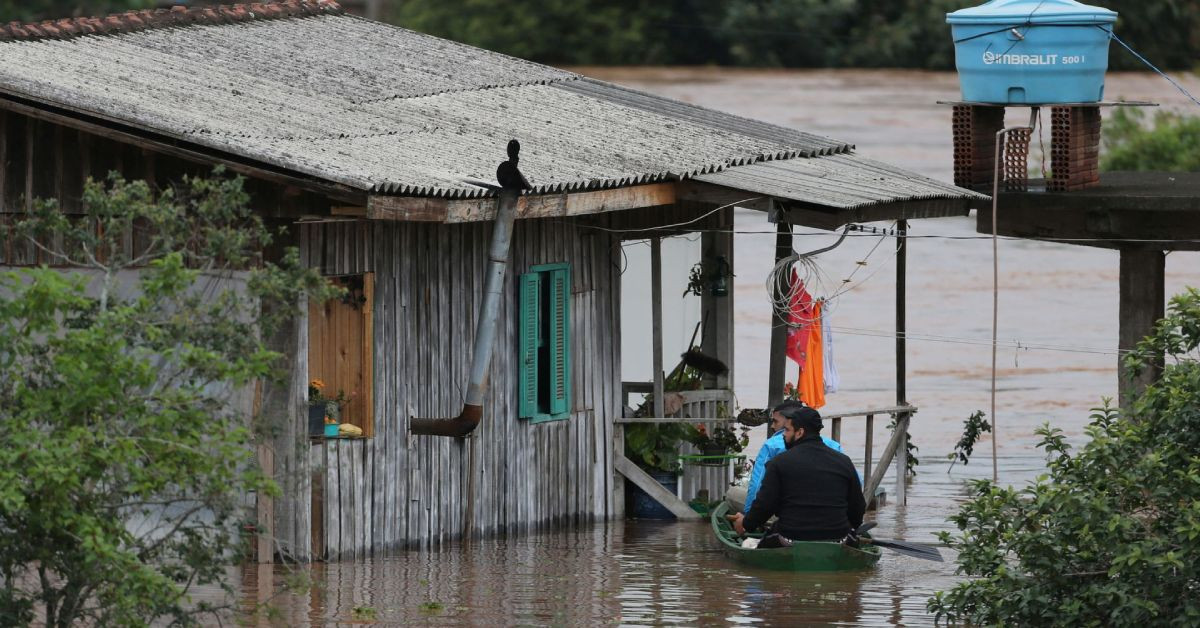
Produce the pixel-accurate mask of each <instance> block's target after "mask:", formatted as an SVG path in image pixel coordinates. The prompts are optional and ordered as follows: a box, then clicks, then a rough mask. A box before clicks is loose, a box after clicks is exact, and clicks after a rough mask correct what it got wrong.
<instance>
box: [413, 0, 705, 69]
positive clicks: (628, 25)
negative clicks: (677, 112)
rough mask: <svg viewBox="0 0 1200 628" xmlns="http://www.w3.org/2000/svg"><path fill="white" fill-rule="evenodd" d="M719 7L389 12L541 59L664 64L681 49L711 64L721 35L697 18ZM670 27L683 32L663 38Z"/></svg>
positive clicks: (442, 7)
mask: <svg viewBox="0 0 1200 628" xmlns="http://www.w3.org/2000/svg"><path fill="white" fill-rule="evenodd" d="M719 6H720V3H719V2H717V0H669V1H664V2H654V3H644V2H638V1H637V0H613V1H606V2H599V1H596V0H560V1H558V2H551V3H546V2H537V1H536V0H508V1H505V2H496V1H495V0H450V1H446V0H405V2H400V3H394V8H393V10H392V13H391V15H390V16H389V18H390V19H391V20H392V21H393V22H394V23H396V24H399V25H401V26H405V27H407V28H412V29H414V30H419V31H422V32H427V33H430V34H432V35H437V36H439V37H447V38H449V39H453V40H456V41H462V42H466V43H469V44H472V45H475V46H480V47H483V48H487V49H490V50H496V51H499V52H504V53H507V54H511V55H514V56H517V57H521V58H524V59H531V60H534V61H539V62H542V63H572V64H604V65H627V64H640V63H647V64H662V63H672V62H674V61H675V60H676V59H677V58H678V56H679V55H687V56H688V57H689V58H695V59H699V60H700V61H698V62H700V63H704V62H709V61H716V62H720V61H722V60H723V59H721V58H720V56H719V55H718V56H716V57H713V56H711V55H712V54H713V53H714V52H718V51H719V50H720V47H719V46H711V45H706V42H711V41H713V40H714V39H715V38H714V36H713V35H712V34H711V33H710V32H709V31H708V29H707V28H705V25H704V24H703V23H700V24H697V18H696V17H695V16H698V15H699V16H703V15H711V14H712V13H713V12H715V11H716V9H717V7H719ZM682 16H686V17H682ZM681 17H682V19H680V20H678V21H677V18H681ZM680 22H682V23H680ZM701 22H703V20H701ZM689 26H698V27H699V28H688V27H689ZM664 29H678V30H676V31H675V32H677V33H678V34H677V35H675V36H668V37H662V36H661V35H662V34H663V32H664ZM668 32H671V31H669V30H668Z"/></svg>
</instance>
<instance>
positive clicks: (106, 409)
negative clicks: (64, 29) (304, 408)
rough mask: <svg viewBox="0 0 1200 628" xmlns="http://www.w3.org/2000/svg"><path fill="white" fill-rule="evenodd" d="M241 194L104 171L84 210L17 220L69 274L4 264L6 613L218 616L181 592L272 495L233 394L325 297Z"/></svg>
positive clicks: (18, 617) (252, 428)
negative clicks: (260, 499)
mask: <svg viewBox="0 0 1200 628" xmlns="http://www.w3.org/2000/svg"><path fill="white" fill-rule="evenodd" d="M218 175H219V173H218ZM247 200H248V199H247V196H246V194H245V192H243V190H242V182H241V180H240V179H228V178H223V177H220V176H217V177H216V178H213V179H211V180H208V179H188V180H186V181H185V182H184V183H183V185H182V186H181V188H180V189H179V190H178V191H167V192H164V193H162V194H161V195H159V196H158V197H157V198H155V196H154V195H153V194H152V193H151V191H150V189H149V188H148V186H147V185H146V184H145V183H144V182H140V181H139V182H126V181H124V180H122V179H120V178H119V177H117V176H116V175H113V176H112V177H111V178H110V180H109V182H108V186H105V185H102V184H97V183H95V182H92V181H89V182H88V184H87V186H86V188H85V191H84V195H83V206H84V210H85V211H86V216H85V217H84V218H83V219H82V220H80V219H76V217H69V218H68V217H66V216H64V215H63V214H61V213H59V212H58V211H57V209H56V207H55V205H54V203H38V204H37V205H36V207H37V209H36V211H35V213H34V214H33V215H32V216H30V217H29V218H28V219H27V220H25V221H23V222H22V223H21V224H20V226H19V228H20V231H21V232H22V233H25V234H27V235H30V236H36V238H35V242H41V243H45V242H65V243H70V244H69V245H68V246H65V247H63V248H50V247H47V246H45V245H43V244H39V246H41V247H42V248H43V250H44V251H46V253H47V254H51V255H55V256H56V257H58V258H60V259H62V260H65V261H67V262H69V263H72V264H74V265H76V266H78V270H77V271H64V272H60V271H59V270H51V269H48V268H45V267H43V268H38V269H30V270H24V271H21V272H7V273H3V274H0V348H2V349H0V425H3V426H4V429H3V430H0V623H2V624H13V623H18V624H19V623H26V622H29V621H31V620H32V618H33V616H34V609H35V605H36V606H38V607H40V612H41V613H42V614H43V615H44V617H45V622H46V624H47V625H52V626H59V625H61V626H66V625H74V624H77V623H78V624H88V625H131V626H138V625H147V624H149V623H151V622H156V621H157V622H163V621H165V622H173V623H182V624H191V623H199V622H200V621H202V620H201V619H199V617H201V616H203V615H202V614H203V613H209V612H214V611H215V610H217V609H216V607H215V606H214V605H213V604H212V603H209V602H204V603H195V604H193V603H191V602H190V600H189V599H188V598H187V591H188V590H189V589H190V588H191V587H192V586H194V585H198V584H222V583H223V581H224V576H225V568H226V566H227V565H228V564H229V563H231V562H233V561H236V560H237V559H238V557H239V555H240V552H241V551H242V550H243V549H244V548H245V547H246V545H245V544H246V542H247V541H248V539H243V538H242V537H241V535H242V530H243V526H242V524H243V522H244V521H246V520H247V519H252V513H249V512H247V511H246V508H245V505H244V496H245V495H246V494H247V493H248V492H251V491H255V492H258V493H260V494H267V495H275V494H278V488H277V487H276V485H275V484H274V482H272V481H271V479H270V478H268V477H265V476H264V475H263V474H262V473H261V472H260V470H259V469H258V468H257V466H256V464H255V460H254V459H253V457H252V452H253V445H254V442H255V434H256V433H259V432H261V431H263V430H267V429H270V427H271V424H270V422H269V421H267V420H266V419H265V418H262V417H251V416H250V409H249V408H248V406H249V404H248V403H246V402H245V401H247V396H246V394H245V391H246V390H247V387H248V386H250V385H252V384H253V383H254V382H255V381H256V380H260V379H261V378H265V377H268V376H270V375H272V374H273V373H274V371H275V367H276V364H277V361H278V358H279V356H278V354H276V353H274V352H272V351H270V350H269V349H268V348H267V347H266V346H265V344H264V342H263V341H262V338H266V337H269V336H270V334H272V333H274V332H275V331H276V330H277V329H279V325H280V324H281V323H283V322H284V321H285V320H286V319H287V318H288V317H290V316H293V315H294V314H295V309H296V304H297V303H299V302H300V299H301V298H302V297H303V296H304V295H305V294H306V293H313V294H315V295H317V296H324V294H325V291H324V289H323V288H322V285H323V281H322V280H321V278H320V277H319V276H318V275H317V274H316V273H315V272H313V271H311V270H307V269H303V268H301V267H300V266H299V264H298V255H297V253H296V251H294V250H292V251H289V252H288V254H287V255H286V256H285V259H284V262H283V264H282V265H279V266H276V265H274V264H270V263H262V262H261V260H259V251H261V250H262V247H263V246H266V245H268V244H269V243H270V241H271V234H270V233H268V232H267V231H266V229H264V228H263V225H262V223H261V222H260V221H259V220H258V218H257V217H255V216H254V215H253V214H251V212H250V211H249V210H248V209H247V206H246V204H247ZM135 227H136V228H137V230H138V232H139V234H142V235H144V236H145V237H144V238H139V239H138V240H137V241H138V243H139V247H141V248H140V249H139V250H134V248H133V246H131V245H130V244H129V243H128V242H127V241H126V237H127V234H129V233H131V232H132V231H131V230H132V229H133V228H135ZM239 399H241V401H239ZM255 419H260V420H258V421H256V420H255Z"/></svg>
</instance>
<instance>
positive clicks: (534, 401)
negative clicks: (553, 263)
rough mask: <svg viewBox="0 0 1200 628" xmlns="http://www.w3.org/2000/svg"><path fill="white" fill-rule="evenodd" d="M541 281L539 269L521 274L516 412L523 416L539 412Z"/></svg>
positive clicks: (526, 416) (534, 414)
mask: <svg viewBox="0 0 1200 628" xmlns="http://www.w3.org/2000/svg"><path fill="white" fill-rule="evenodd" d="M541 283H542V276H541V274H540V273H529V274H526V275H521V333H520V343H521V347H520V351H521V354H520V361H521V362H520V378H521V379H520V401H519V403H518V406H519V408H518V415H519V416H520V417H521V418H523V419H526V418H530V417H533V416H536V415H537V413H538V330H539V329H540V328H541V317H540V314H541V312H540V309H541V308H540V307H539V300H538V292H539V290H540V288H541ZM510 390H511V389H510Z"/></svg>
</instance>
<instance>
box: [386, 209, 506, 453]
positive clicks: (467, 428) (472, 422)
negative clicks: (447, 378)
mask: <svg viewBox="0 0 1200 628" xmlns="http://www.w3.org/2000/svg"><path fill="white" fill-rule="evenodd" d="M518 195H519V191H517V190H501V191H500V198H499V199H498V201H497V202H498V205H499V207H498V209H497V211H496V226H495V229H494V230H493V231H492V248H491V252H490V253H489V254H488V261H489V263H488V270H487V286H486V288H485V289H484V293H483V307H482V308H481V309H480V312H479V322H478V324H477V326H476V328H475V347H474V349H473V351H472V353H471V355H472V356H473V357H472V361H471V379H470V381H469V382H468V383H467V398H466V399H465V400H464V402H463V408H462V412H460V413H459V414H458V416H456V417H451V418H440V419H419V418H416V417H413V418H412V420H411V422H410V424H409V426H410V427H409V430H410V431H411V432H412V433H413V434H421V435H425V436H451V437H454V438H463V437H465V436H466V435H468V434H470V433H471V432H472V431H474V430H475V428H476V427H477V426H478V425H479V420H480V419H481V418H483V399H484V394H485V393H486V392H487V374H488V368H489V367H490V366H491V364H492V350H493V348H494V347H495V344H496V324H497V322H498V320H499V318H500V297H501V295H502V293H503V292H504V276H505V274H506V271H507V269H508V256H509V249H510V248H511V245H512V232H513V222H514V221H515V219H516V217H517V198H518Z"/></svg>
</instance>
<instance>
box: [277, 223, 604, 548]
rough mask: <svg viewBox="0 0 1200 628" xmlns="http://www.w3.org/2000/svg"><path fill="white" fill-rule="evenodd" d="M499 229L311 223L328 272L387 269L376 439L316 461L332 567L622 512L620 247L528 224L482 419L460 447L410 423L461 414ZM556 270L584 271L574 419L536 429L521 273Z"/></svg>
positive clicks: (578, 278) (379, 273)
mask: <svg viewBox="0 0 1200 628" xmlns="http://www.w3.org/2000/svg"><path fill="white" fill-rule="evenodd" d="M491 229H492V225H491V224H490V223H480V224H467V225H432V224H420V223H384V222H376V223H367V222H324V223H312V224H304V225H302V226H301V231H300V234H301V242H302V244H303V246H302V252H303V256H304V259H305V260H306V263H308V264H309V265H311V266H314V267H318V268H320V269H321V270H322V271H323V272H325V273H327V274H353V273H360V272H374V273H375V304H374V305H375V315H374V347H375V377H374V396H375V437H374V438H371V439H363V440H337V441H327V442H318V444H316V445H315V447H317V448H318V449H320V450H323V452H318V454H317V456H316V458H317V459H319V460H321V461H323V463H324V467H325V468H324V473H322V474H321V477H322V479H323V481H324V486H323V487H322V488H323V490H322V493H323V495H324V510H325V512H324V513H323V514H322V524H323V526H322V527H323V528H324V530H325V542H326V552H327V556H328V558H330V559H336V558H351V557H361V556H366V555H370V554H373V553H379V552H382V551H385V550H386V549H389V548H400V547H412V546H424V545H430V544H437V543H440V542H443V541H446V540H448V539H449V538H452V537H457V536H459V535H461V534H462V533H463V532H464V531H465V530H466V528H467V527H468V526H469V528H470V531H471V532H472V533H473V534H475V535H486V534H496V533H509V532H528V531H530V530H534V529H539V528H542V527H545V526H550V525H555V524H563V523H568V522H587V521H591V520H593V519H597V518H605V517H608V516H609V515H610V514H611V513H612V507H611V503H610V499H609V492H610V491H609V487H608V483H609V482H610V478H611V476H612V463H611V459H612V458H611V452H610V451H609V443H610V442H611V429H612V428H611V425H612V418H613V417H614V416H615V413H616V412H618V409H619V387H618V386H619V384H618V382H619V381H620V380H619V371H618V368H619V355H618V351H619V350H618V347H619V346H620V344H619V337H618V336H617V334H618V333H619V329H618V328H619V320H618V317H619V303H618V300H619V294H620V291H619V272H620V268H619V256H620V253H619V250H618V249H617V240H616V238H615V237H613V236H611V235H609V234H607V233H605V232H603V231H600V230H596V229H592V228H589V227H586V226H583V225H580V224H578V223H577V222H574V221H563V220H524V221H518V223H517V227H516V229H515V233H514V239H513V253H512V259H511V266H510V270H509V273H508V275H507V280H506V282H507V286H506V293H505V294H506V295H507V296H506V298H505V300H504V302H503V303H502V306H501V312H500V318H501V325H500V328H499V330H498V333H497V342H498V343H499V346H498V349H497V351H496V353H495V354H494V358H493V364H492V368H491V372H490V374H489V395H488V402H487V406H486V408H485V414H484V419H483V422H482V423H481V424H480V426H479V428H478V429H477V430H476V431H475V432H474V433H473V434H472V435H471V437H470V438H467V439H465V440H462V441H459V440H455V439H447V438H438V437H429V436H412V435H410V434H409V432H408V420H409V418H410V417H412V416H422V417H439V416H441V417H449V416H455V415H457V414H458V412H459V411H460V410H461V408H462V399H463V394H464V388H465V386H466V382H467V378H468V375H469V370H470V364H471V356H470V347H471V342H472V339H473V338H474V334H475V325H476V322H477V320H476V319H477V315H478V308H479V305H480V301H481V296H482V290H483V277H484V270H485V268H486V261H487V260H486V257H487V256H486V252H487V250H488V246H489V241H490V238H491ZM554 262H569V263H570V264H571V275H572V291H571V292H572V300H571V316H572V329H571V338H572V347H571V349H572V352H571V354H572V356H573V358H572V359H573V364H572V368H573V374H572V380H573V382H572V383H573V389H572V390H573V395H572V399H573V409H572V414H571V417H570V419H568V420H564V421H554V422H549V423H541V424H537V425H532V424H529V423H527V422H525V421H522V420H519V419H517V416H516V398H517V364H516V360H517V333H518V331H517V311H516V310H515V308H516V305H517V303H516V298H515V297H516V294H517V288H516V278H517V277H518V276H519V275H520V274H521V273H523V272H525V271H526V270H527V269H528V268H530V267H531V266H534V265H537V264H547V263H554ZM300 367H301V368H307V367H306V365H303V364H301V365H300ZM472 460H473V461H474V462H473V463H472ZM468 495H469V496H470V497H468ZM468 499H469V500H470V501H471V502H472V503H473V506H472V508H471V509H470V516H471V519H472V521H471V522H470V523H469V524H468V522H467V521H466V518H467V516H468V506H467V504H468Z"/></svg>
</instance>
